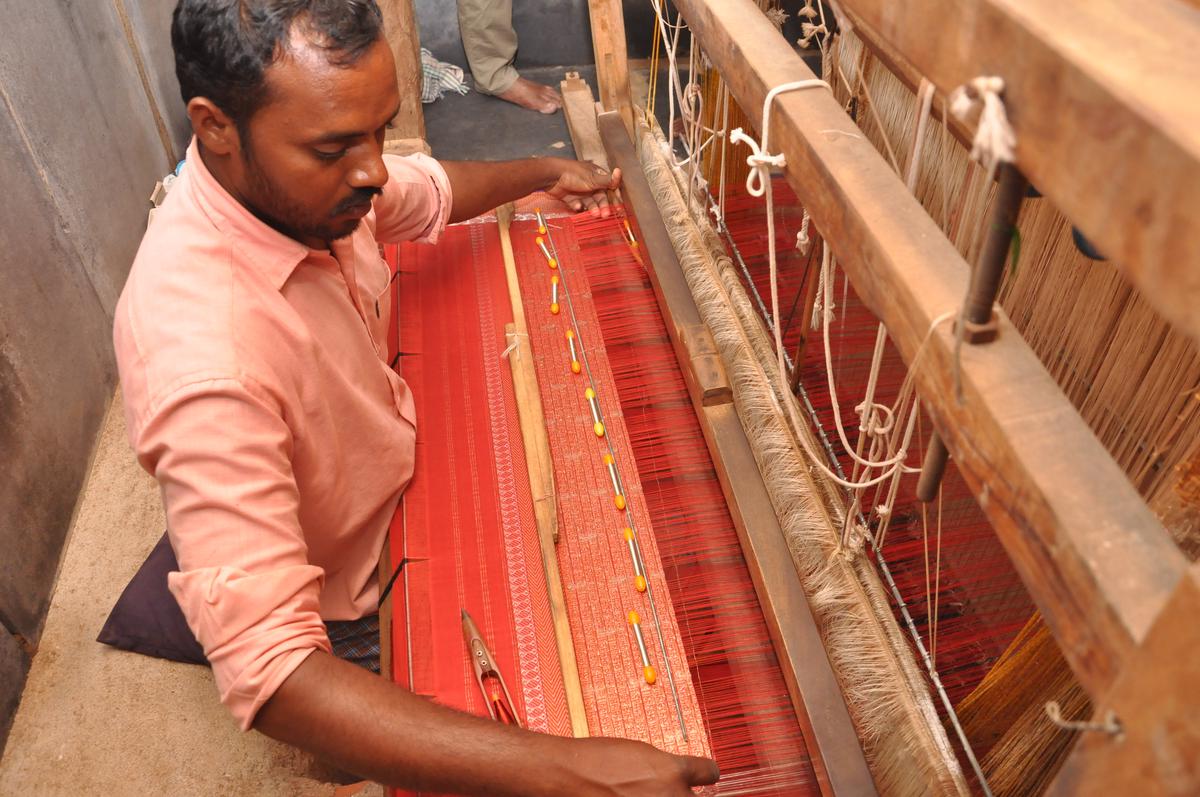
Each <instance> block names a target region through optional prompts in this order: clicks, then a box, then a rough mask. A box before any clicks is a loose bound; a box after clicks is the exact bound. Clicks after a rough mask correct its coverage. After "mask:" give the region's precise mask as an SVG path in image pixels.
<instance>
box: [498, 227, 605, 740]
mask: <svg viewBox="0 0 1200 797" xmlns="http://www.w3.org/2000/svg"><path fill="white" fill-rule="evenodd" d="M496 221H497V222H498V225H497V226H498V227H499V230H500V250H501V252H502V253H503V255H504V276H505V278H506V280H507V282H508V297H509V300H510V301H511V302H512V311H513V323H511V324H506V325H505V327H504V331H505V333H506V335H507V337H508V340H509V341H510V342H511V343H512V344H513V346H514V348H513V349H512V351H511V352H510V353H509V356H508V363H509V366H510V367H511V368H512V377H513V391H514V393H515V394H516V401H517V417H518V419H519V420H520V423H521V440H522V442H523V444H524V447H525V466H526V468H527V469H528V471H529V489H530V492H531V493H532V494H533V513H534V519H535V523H536V524H537V531H538V542H539V543H540V545H541V549H542V567H543V569H544V571H545V574H546V594H547V596H548V598H549V600H550V616H551V618H552V619H553V621H554V640H555V642H556V643H557V646H558V661H559V666H560V667H561V668H562V674H563V686H564V687H565V688H566V692H567V713H568V714H569V715H570V717H571V732H572V733H573V734H574V735H575V736H576V737H583V736H587V735H588V727H587V717H586V716H585V713H584V707H583V687H582V686H581V685H580V682H579V667H578V664H577V663H576V661H575V643H574V641H573V640H572V639H571V626H570V623H569V621H568V619H567V600H566V596H565V595H564V594H563V585H562V574H561V573H560V572H559V569H558V554H557V553H556V552H555V549H554V545H555V543H556V542H557V541H558V505H557V501H556V500H555V496H554V463H553V459H552V458H551V455H550V442H549V439H548V437H547V434H546V416H545V414H544V413H543V411H542V397H541V394H540V393H539V392H538V384H537V374H536V373H535V372H534V367H533V350H532V349H531V348H530V346H529V332H528V329H527V328H526V326H525V306H524V304H523V303H522V300H521V286H520V283H519V282H518V280H517V266H516V262H515V260H514V258H513V248H512V237H511V236H510V235H509V229H508V228H509V224H510V222H511V221H512V205H511V204H509V205H503V206H502V207H499V208H497V209H496Z"/></svg>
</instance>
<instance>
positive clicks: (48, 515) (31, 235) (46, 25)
mask: <svg viewBox="0 0 1200 797" xmlns="http://www.w3.org/2000/svg"><path fill="white" fill-rule="evenodd" d="M173 8H174V1H173V0H45V2H37V3H28V2H22V1H21V0H0V186H2V187H3V188H2V190H0V275H2V279H0V462H2V463H3V466H2V472H3V478H0V625H2V626H3V632H2V633H0V746H2V744H3V738H4V736H5V735H6V733H7V728H8V722H9V720H10V718H11V714H12V709H13V708H14V707H15V705H16V701H17V699H18V697H19V694H20V689H21V686H22V684H23V681H24V676H25V672H26V671H27V668H28V666H29V660H30V655H31V654H33V655H36V650H37V645H38V640H39V637H40V635H41V629H42V622H43V620H44V618H45V615H46V610H47V608H48V606H49V602H50V597H51V593H52V591H53V586H54V580H55V575H56V573H57V570H58V566H59V562H60V559H61V554H62V550H63V545H64V543H65V540H66V535H67V530H68V528H69V527H70V522H71V517H72V514H73V512H74V509H75V503H76V498H77V496H78V494H79V490H80V487H81V485H82V482H83V479H84V476H85V475H86V471H87V466H88V462H89V460H90V454H91V451H92V447H93V444H94V440H95V436H96V432H97V429H98V428H99V425H100V422H101V420H102V418H103V415H104V412H105V410H106V408H107V406H108V403H109V400H110V398H111V396H112V390H113V387H114V385H115V383H116V368H115V364H114V361H113V354H112V344H111V339H112V314H113V310H114V307H115V305H116V301H117V297H118V296H119V295H120V291H121V287H122V286H123V285H124V282H125V276H126V274H127V272H128V269H129V264H130V263H131V261H132V259H133V255H134V253H135V252H136V250H137V246H138V243H139V241H140V239H141V235H142V232H143V231H144V230H145V224H146V211H147V209H148V207H149V204H148V199H147V198H148V197H149V195H150V192H151V190H152V189H153V187H154V183H155V180H156V179H158V178H159V177H161V176H162V175H163V174H165V173H166V171H167V170H168V168H169V167H170V166H171V165H173V164H174V158H175V157H176V155H177V154H178V153H179V152H181V151H182V148H183V143H184V132H185V130H186V125H187V120H186V117H185V115H184V114H183V108H182V104H181V103H180V101H179V98H178V88H177V86H175V78H174V63H173V59H172V56H171V52H170V41H169V21H170V15H171V11H172V10H173ZM127 33H128V35H127ZM139 62H140V67H139ZM142 73H144V74H145V75H146V81H145V84H144V83H143V79H142V77H141V75H142ZM159 120H161V128H162V129H161V130H160V123H159ZM112 533H113V534H120V533H121V529H119V528H114V529H112Z"/></svg>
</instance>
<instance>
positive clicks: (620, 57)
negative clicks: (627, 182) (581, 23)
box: [588, 0, 634, 138]
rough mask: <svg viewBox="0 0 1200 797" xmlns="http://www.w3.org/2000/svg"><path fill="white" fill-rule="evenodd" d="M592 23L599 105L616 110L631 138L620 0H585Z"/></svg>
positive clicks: (632, 127) (630, 114) (630, 104)
mask: <svg viewBox="0 0 1200 797" xmlns="http://www.w3.org/2000/svg"><path fill="white" fill-rule="evenodd" d="M588 17H589V18H590V19H591V23H592V49H593V50H594V51H595V54H596V83H597V85H598V86H599V87H600V104H601V105H603V106H604V110H606V111H617V112H618V113H620V114H621V119H622V121H624V122H625V130H626V132H628V133H629V136H630V137H631V138H632V137H633V134H634V126H633V101H632V100H631V99H630V91H629V62H628V56H627V54H626V50H625V17H624V16H623V15H622V13H621V0H588Z"/></svg>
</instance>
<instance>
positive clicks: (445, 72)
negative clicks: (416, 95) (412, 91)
mask: <svg viewBox="0 0 1200 797" xmlns="http://www.w3.org/2000/svg"><path fill="white" fill-rule="evenodd" d="M421 74H422V77H423V80H422V81H421V102H424V103H430V102H433V101H434V100H437V99H440V98H441V96H442V95H443V94H445V93H446V92H447V91H454V92H457V93H459V94H466V93H467V92H468V91H470V89H468V88H467V84H466V83H465V82H464V81H463V71H462V67H459V66H455V65H454V64H447V63H445V62H443V61H439V60H437V59H436V58H434V57H433V53H431V52H429V51H428V50H426V49H425V48H424V47H422V48H421Z"/></svg>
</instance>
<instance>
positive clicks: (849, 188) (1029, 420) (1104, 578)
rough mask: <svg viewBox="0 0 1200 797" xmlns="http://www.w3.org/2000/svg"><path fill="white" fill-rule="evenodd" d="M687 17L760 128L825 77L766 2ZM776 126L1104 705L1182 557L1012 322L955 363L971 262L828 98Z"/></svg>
mask: <svg viewBox="0 0 1200 797" xmlns="http://www.w3.org/2000/svg"><path fill="white" fill-rule="evenodd" d="M677 7H678V8H679V10H680V11H681V12H682V13H683V15H684V17H685V19H686V20H687V22H688V25H689V26H690V28H691V30H692V33H693V35H694V36H697V37H698V38H699V40H700V42H701V44H702V46H703V47H704V50H705V52H706V54H707V55H708V57H709V58H710V59H711V60H712V61H713V63H714V64H715V65H716V66H717V68H718V69H719V70H720V71H721V73H722V76H723V77H724V78H725V80H726V83H727V85H728V86H729V88H730V91H731V92H732V93H733V95H734V98H735V99H736V100H737V102H738V104H739V105H740V106H741V107H742V108H743V109H745V110H746V111H747V112H748V115H749V118H750V120H751V122H752V123H753V124H754V125H755V126H756V127H758V126H761V123H762V103H763V100H764V98H765V96H766V94H767V92H768V91H769V90H770V89H771V88H772V87H774V86H777V85H779V84H781V83H787V82H791V81H797V80H805V79H812V78H813V77H814V76H813V74H812V72H811V71H810V70H809V69H808V67H807V66H805V64H804V62H803V61H802V60H801V59H800V57H799V56H798V55H796V54H795V53H794V52H793V51H792V49H791V47H790V46H789V45H788V43H787V42H786V41H784V39H783V37H782V36H780V35H779V33H778V31H776V30H775V29H774V27H773V26H772V25H771V23H770V22H769V21H768V20H767V19H766V17H765V16H763V14H762V13H761V12H760V11H759V10H758V9H757V7H756V6H755V5H754V3H753V2H751V0H725V2H721V3H716V2H712V1H711V0H679V1H678V3H677ZM771 119H772V128H771V142H772V150H773V151H774V152H783V153H785V154H786V156H787V168H786V169H785V174H786V176H787V179H788V182H789V183H790V184H791V186H792V187H793V188H794V189H795V191H796V193H797V196H799V198H800V200H801V201H802V202H803V203H804V205H805V207H806V208H807V209H808V210H809V212H810V214H811V215H812V218H813V222H814V224H816V225H817V227H818V228H819V229H820V230H821V234H822V236H823V237H824V240H825V242H826V243H827V244H828V245H829V246H831V247H832V248H833V251H834V252H835V253H836V254H837V256H838V258H839V260H840V261H841V264H842V266H843V268H844V269H845V270H846V272H847V274H848V275H849V276H850V279H851V281H852V282H853V283H854V286H855V289H856V291H857V292H858V293H859V295H860V296H861V298H862V300H863V301H864V302H865V303H866V305H867V307H869V308H870V310H871V311H872V312H873V313H874V314H875V315H876V316H877V317H878V318H879V319H880V320H881V321H883V322H884V323H885V324H886V325H887V327H888V330H889V333H890V335H891V337H892V340H893V341H894V342H895V344H896V346H897V348H898V350H899V352H900V354H901V356H902V357H903V359H904V361H905V362H906V363H908V364H909V365H910V366H911V365H912V364H913V362H914V360H915V359H917V357H918V353H919V354H920V363H919V367H917V368H916V369H915V378H916V383H917V388H918V390H919V391H920V393H921V395H922V397H923V398H924V400H925V402H926V406H927V408H928V409H929V411H930V413H931V414H932V416H933V418H934V422H935V425H936V427H937V429H938V431H939V433H940V434H941V435H942V437H943V439H944V440H945V442H946V443H947V445H948V447H949V449H950V451H951V453H952V455H953V456H954V458H955V460H956V461H957V462H958V466H959V469H960V470H961V471H962V473H963V475H964V477H965V478H966V480H967V483H968V485H969V486H970V487H971V489H972V491H973V492H974V494H975V495H976V497H977V498H978V500H979V503H980V506H981V507H982V508H983V510H984V511H985V513H986V514H987V516H988V518H989V520H990V521H991V523H992V525H993V527H994V528H995V530H996V532H997V534H998V536H999V538H1000V540H1001V541H1002V542H1003V544H1004V545H1005V547H1006V549H1007V551H1008V553H1009V555H1010V556H1011V557H1012V560H1013V563H1014V565H1015V567H1016V569H1017V571H1018V572H1019V573H1020V575H1021V577H1022V579H1023V580H1024V582H1025V584H1026V586H1027V587H1028V588H1029V591H1030V594H1031V595H1032V596H1033V598H1034V600H1035V601H1036V602H1037V604H1038V606H1039V608H1040V609H1041V610H1042V613H1043V615H1044V616H1045V617H1046V620H1047V624H1048V625H1049V626H1050V628H1051V630H1052V631H1053V632H1054V635H1055V637H1056V639H1058V641H1059V643H1060V644H1061V645H1062V648H1063V652H1064V654H1065V655H1066V657H1067V660H1068V661H1069V662H1070V664H1071V667H1072V670H1073V671H1074V672H1075V673H1076V674H1077V675H1078V677H1079V679H1080V681H1081V683H1082V684H1083V685H1084V687H1085V688H1086V689H1087V690H1088V692H1089V694H1092V695H1103V694H1104V693H1105V691H1106V690H1107V688H1108V686H1110V685H1111V683H1112V681H1113V679H1114V678H1115V677H1116V674H1117V673H1118V672H1119V671H1120V669H1121V663H1122V662H1123V661H1124V660H1125V659H1126V658H1127V657H1128V656H1129V655H1130V654H1131V653H1132V651H1133V649H1134V648H1135V647H1136V645H1137V644H1138V643H1139V642H1140V641H1141V640H1142V639H1143V638H1144V637H1145V635H1146V633H1147V632H1148V631H1149V629H1150V626H1151V623H1152V622H1153V621H1154V618H1155V617H1156V616H1157V614H1158V612H1159V610H1160V609H1161V608H1162V606H1163V604H1164V603H1165V602H1166V600H1167V598H1168V596H1169V595H1170V593H1171V590H1172V589H1173V588H1174V585H1175V583H1176V582H1177V581H1178V580H1179V578H1180V576H1181V574H1182V572H1183V569H1184V560H1183V558H1182V556H1181V554H1180V553H1179V551H1178V549H1177V548H1176V547H1175V545H1174V544H1173V543H1172V542H1171V540H1170V538H1169V537H1168V535H1167V533H1166V531H1165V530H1164V529H1163V527H1162V525H1161V524H1160V523H1159V522H1158V521H1157V520H1156V519H1155V517H1154V516H1153V514H1152V513H1151V512H1150V511H1149V509H1147V507H1146V505H1145V503H1144V502H1143V501H1142V500H1141V498H1140V497H1139V496H1138V494H1137V492H1136V491H1135V490H1134V489H1133V487H1132V485H1130V484H1129V481H1128V479H1127V478H1126V477H1125V475H1124V474H1123V473H1122V472H1121V470H1120V469H1119V468H1118V467H1117V466H1116V464H1115V463H1114V462H1113V461H1112V458H1111V457H1109V456H1108V453H1107V452H1106V451H1105V450H1104V448H1103V447H1102V446H1101V445H1100V443H1099V441H1098V440H1097V439H1096V438H1095V436H1094V435H1093V434H1092V432H1091V430H1090V429H1088V427H1087V426H1086V425H1085V424H1084V422H1083V420H1082V419H1081V418H1080V417H1079V414H1078V413H1077V412H1076V411H1075V410H1074V408H1073V407H1072V406H1071V404H1070V402H1069V401H1068V400H1067V398H1066V397H1065V396H1064V395H1063V394H1062V391H1061V390H1060V389H1059V388H1058V386H1057V385H1056V384H1055V383H1054V380H1053V379H1052V378H1051V377H1050V375H1049V374H1048V373H1047V372H1046V370H1045V368H1044V367H1043V366H1042V364H1041V363H1040V362H1039V361H1038V359H1037V356H1036V355H1035V354H1034V353H1033V351H1032V350H1031V349H1030V348H1029V347H1028V345H1026V343H1025V341H1024V340H1023V339H1022V338H1021V336H1020V334H1019V333H1018V332H1017V330H1016V329H1015V328H1014V327H1013V326H1012V324H1011V323H1009V322H1008V320H1007V319H1006V318H1005V317H1003V315H1002V314H1001V318H1000V322H999V336H998V339H997V340H996V341H994V342H992V343H988V344H986V345H980V346H966V347H964V349H963V351H962V355H961V359H960V360H959V361H958V362H957V363H956V358H955V356H954V341H953V336H952V333H951V331H950V324H948V323H941V324H938V325H937V326H936V329H934V326H935V321H937V320H938V319H944V318H947V315H946V314H947V313H952V312H953V311H956V309H957V308H958V307H959V305H960V303H961V301H962V299H963V297H964V296H965V294H966V287H967V279H968V273H969V269H968V267H967V264H966V263H965V262H963V260H962V258H961V257H960V256H959V255H958V253H957V252H956V251H955V250H954V248H953V246H951V244H950V243H949V242H948V241H947V240H946V238H945V237H944V236H943V235H942V234H941V232H940V231H939V230H938V228H937V226H936V225H935V224H934V222H933V221H932V220H931V219H930V218H929V216H928V215H927V214H926V213H925V212H924V210H923V209H922V208H921V206H920V205H919V204H918V203H917V202H916V200H915V199H913V197H912V196H911V195H910V194H909V193H908V191H907V190H906V189H905V187H904V185H903V183H902V182H901V181H900V180H899V178H897V177H896V176H895V175H894V174H893V173H892V171H891V169H890V168H889V167H888V165H887V164H886V163H885V162H884V161H883V159H882V158H881V157H880V156H879V154H878V153H877V152H876V151H875V150H874V148H873V147H872V146H871V145H870V144H869V142H867V141H866V139H865V137H862V136H861V135H860V134H859V133H858V132H857V128H855V127H854V126H853V124H852V123H851V121H850V120H849V119H848V118H847V117H846V115H845V113H844V112H843V110H842V108H841V107H840V106H839V104H838V103H837V102H836V101H835V100H834V99H833V98H832V97H831V96H830V94H829V92H827V91H825V90H824V89H807V90H803V91H799V92H791V93H787V94H784V95H782V96H780V97H779V98H778V99H777V100H776V101H775V106H774V110H773V112H772V116H771ZM601 131H602V132H603V126H602V127H601ZM931 330H932V331H931ZM955 372H957V373H958V375H959V377H960V384H961V388H962V392H961V400H960V399H959V397H958V396H956V392H955V378H954V375H955Z"/></svg>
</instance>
